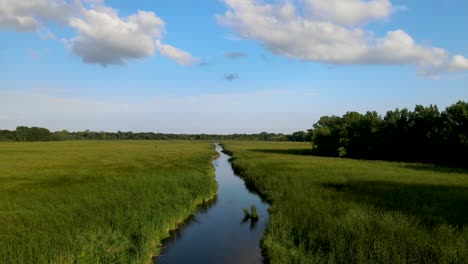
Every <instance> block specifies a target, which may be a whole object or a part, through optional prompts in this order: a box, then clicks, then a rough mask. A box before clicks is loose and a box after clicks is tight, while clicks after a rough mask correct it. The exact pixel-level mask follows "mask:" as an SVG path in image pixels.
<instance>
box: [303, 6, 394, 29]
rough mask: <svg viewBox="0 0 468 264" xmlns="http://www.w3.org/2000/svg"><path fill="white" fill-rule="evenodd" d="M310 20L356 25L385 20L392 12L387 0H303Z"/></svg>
mask: <svg viewBox="0 0 468 264" xmlns="http://www.w3.org/2000/svg"><path fill="white" fill-rule="evenodd" d="M305 9H306V12H307V14H308V15H309V16H310V17H311V18H319V19H322V20H329V21H333V22H337V23H340V24H344V25H356V24H361V23H366V22H369V21H372V20H376V19H384V18H387V17H388V16H389V15H390V14H391V13H392V12H393V10H394V8H393V6H392V4H391V3H390V1H389V0H371V1H362V0H325V1H324V0H305Z"/></svg>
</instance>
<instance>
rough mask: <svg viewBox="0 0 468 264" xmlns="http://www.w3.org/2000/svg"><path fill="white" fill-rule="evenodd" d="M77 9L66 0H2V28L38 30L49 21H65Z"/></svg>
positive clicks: (0, 5) (0, 13) (0, 7)
mask: <svg viewBox="0 0 468 264" xmlns="http://www.w3.org/2000/svg"><path fill="white" fill-rule="evenodd" d="M76 11H77V6H76V5H75V4H73V3H69V2H67V1H64V0H28V1H18V0H0V28H3V29H10V30H17V31H36V30H38V29H39V28H41V26H42V23H44V22H47V21H55V22H61V23H64V22H66V20H67V18H68V17H69V16H70V15H72V14H74V13H75V12H76Z"/></svg>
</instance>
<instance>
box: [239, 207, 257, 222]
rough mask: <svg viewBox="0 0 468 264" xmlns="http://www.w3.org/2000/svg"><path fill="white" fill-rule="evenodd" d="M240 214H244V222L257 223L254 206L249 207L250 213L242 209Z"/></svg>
mask: <svg viewBox="0 0 468 264" xmlns="http://www.w3.org/2000/svg"><path fill="white" fill-rule="evenodd" d="M242 212H244V221H246V220H249V219H250V220H251V221H252V222H257V221H258V218H259V217H258V213H257V207H255V205H251V206H250V212H249V210H247V209H245V208H242Z"/></svg>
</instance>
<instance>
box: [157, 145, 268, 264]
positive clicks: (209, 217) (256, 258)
mask: <svg viewBox="0 0 468 264" xmlns="http://www.w3.org/2000/svg"><path fill="white" fill-rule="evenodd" d="M216 151H218V152H219V153H220V157H219V158H217V159H216V160H214V161H213V165H214V167H215V170H216V180H217V182H218V194H217V198H216V199H215V200H214V201H213V202H212V203H211V204H208V205H206V207H204V208H201V209H200V210H199V211H198V212H197V213H196V214H195V215H194V216H193V217H192V218H191V219H190V220H189V221H188V222H187V224H186V225H184V226H183V227H182V228H181V229H180V230H178V231H176V232H175V233H174V234H173V236H172V238H171V239H170V240H168V241H167V242H166V243H165V248H164V249H163V251H162V253H161V255H160V256H159V257H158V259H157V260H156V263H164V264H166V263H216V264H221V263H262V255H261V252H260V239H261V238H262V234H263V232H264V230H265V227H266V224H267V222H268V211H267V209H268V204H267V203H266V202H264V201H262V200H261V199H260V197H259V196H257V195H256V194H254V193H252V192H250V191H249V190H247V188H246V187H245V184H244V181H243V180H242V179H241V178H239V177H238V176H236V175H235V174H234V171H233V170H232V167H231V163H230V162H229V158H230V156H228V155H226V154H224V153H222V152H221V151H222V147H221V146H219V145H216ZM251 205H255V206H256V207H257V211H258V214H259V215H260V219H259V220H258V222H257V223H256V224H253V223H251V222H250V221H243V219H244V213H243V212H242V211H241V208H250V206H251Z"/></svg>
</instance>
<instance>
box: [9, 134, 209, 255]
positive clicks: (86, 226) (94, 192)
mask: <svg viewBox="0 0 468 264" xmlns="http://www.w3.org/2000/svg"><path fill="white" fill-rule="evenodd" d="M214 155H215V152H214V148H213V146H212V145H211V144H209V143H193V142H181V141H178V142H163V141H157V142H155V141H145V142H137V141H132V142H128V141H106V142H103V141H93V142H89V141H80V142H76V141H68V142H53V143H52V142H50V143H0V263H145V262H149V261H151V256H152V254H155V253H157V251H158V248H159V247H160V246H161V245H160V240H161V239H163V238H165V237H167V235H168V230H169V229H172V228H175V227H176V226H177V224H178V223H179V222H181V221H183V220H184V219H185V218H186V217H188V216H189V215H190V214H191V213H192V212H193V210H194V209H195V206H196V204H199V203H201V202H202V201H203V200H206V199H209V198H212V197H213V196H214V195H215V193H216V188H217V187H216V182H215V178H214V170H213V168H212V164H211V160H212V158H213V156H214Z"/></svg>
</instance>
